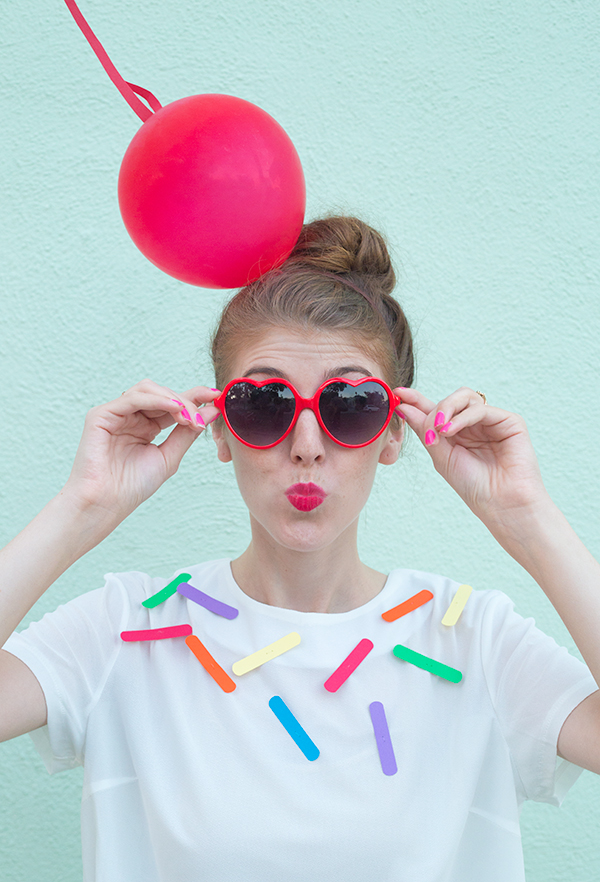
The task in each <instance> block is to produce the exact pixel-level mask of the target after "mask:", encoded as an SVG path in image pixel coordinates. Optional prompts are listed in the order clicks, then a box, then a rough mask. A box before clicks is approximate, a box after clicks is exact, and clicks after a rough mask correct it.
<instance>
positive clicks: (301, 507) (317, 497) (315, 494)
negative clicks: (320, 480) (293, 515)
mask: <svg viewBox="0 0 600 882" xmlns="http://www.w3.org/2000/svg"><path fill="white" fill-rule="evenodd" d="M285 495H286V496H287V498H288V499H289V501H290V502H291V503H292V505H293V506H294V508H297V509H298V511H312V510H313V508H316V507H317V506H318V505H321V503H322V502H323V501H324V499H325V497H326V496H327V493H325V491H324V490H323V488H322V487H319V486H318V484H292V486H291V487H288V488H287V490H286V491H285Z"/></svg>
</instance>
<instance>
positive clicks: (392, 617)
mask: <svg viewBox="0 0 600 882" xmlns="http://www.w3.org/2000/svg"><path fill="white" fill-rule="evenodd" d="M430 600H433V594H432V593H431V591H427V590H424V591H419V593H418V594H413V596H412V597H409V598H408V600H405V601H404V603H400V604H398V606H395V607H393V609H388V611H387V612H384V613H381V618H382V619H385V621H386V622H395V621H396V619H399V618H400V616H405V615H406V613H409V612H412V611H413V609H418V608H419V607H420V606H423V604H424V603H428V602H429V601H430ZM189 639H190V638H189V637H188V640H189ZM186 642H187V641H186Z"/></svg>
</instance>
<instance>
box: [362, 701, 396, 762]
mask: <svg viewBox="0 0 600 882" xmlns="http://www.w3.org/2000/svg"><path fill="white" fill-rule="evenodd" d="M369 713H370V714H371V722H372V723H373V732H374V733H375V741H376V743H377V750H378V751H379V762H380V763H381V771H382V772H383V774H384V775H395V774H396V772H397V771H398V766H397V764H396V757H395V755H394V748H393V745H392V739H391V737H390V730H389V727H388V723H387V719H386V716H385V710H384V708H383V705H382V703H381V702H380V701H373V702H371V704H370V705H369Z"/></svg>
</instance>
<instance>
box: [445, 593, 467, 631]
mask: <svg viewBox="0 0 600 882" xmlns="http://www.w3.org/2000/svg"><path fill="white" fill-rule="evenodd" d="M472 590H473V589H472V587H471V586H470V585H459V586H458V590H457V592H456V594H455V595H454V597H453V598H452V603H451V604H450V606H449V607H448V609H447V610H446V614H445V616H444V618H443V619H442V625H456V623H457V622H458V620H459V618H460V614H461V612H462V611H463V609H464V608H465V603H466V602H467V600H468V599H469V596H470V594H471V591H472Z"/></svg>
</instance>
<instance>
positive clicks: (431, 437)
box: [425, 429, 435, 446]
mask: <svg viewBox="0 0 600 882" xmlns="http://www.w3.org/2000/svg"><path fill="white" fill-rule="evenodd" d="M434 441H435V432H434V431H433V430H432V429H429V431H428V432H426V433H425V444H427V446H429V445H430V444H433V442H434Z"/></svg>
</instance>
